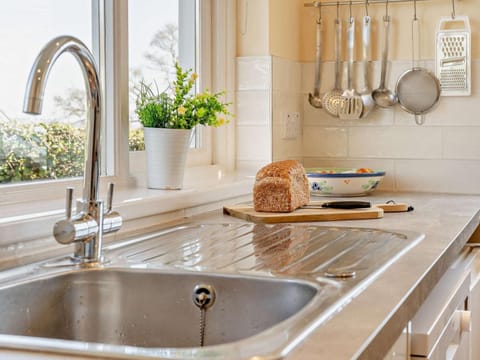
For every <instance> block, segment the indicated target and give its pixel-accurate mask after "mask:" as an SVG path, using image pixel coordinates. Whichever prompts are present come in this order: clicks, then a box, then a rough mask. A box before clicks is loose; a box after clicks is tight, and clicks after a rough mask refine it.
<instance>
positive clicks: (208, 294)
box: [192, 284, 215, 347]
mask: <svg viewBox="0 0 480 360" xmlns="http://www.w3.org/2000/svg"><path fill="white" fill-rule="evenodd" d="M192 300H193V303H194V304H195V306H196V307H198V308H199V309H200V346H201V347H202V346H204V344H205V328H206V325H207V323H206V316H207V309H209V308H210V307H211V306H212V305H213V304H214V303H215V289H214V288H213V286H211V285H205V284H199V285H197V286H195V288H194V289H193V293H192Z"/></svg>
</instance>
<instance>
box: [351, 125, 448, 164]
mask: <svg viewBox="0 0 480 360" xmlns="http://www.w3.org/2000/svg"><path fill="white" fill-rule="evenodd" d="M348 155H349V156H352V157H365V158H372V157H373V158H391V159H405V158H406V159H440V158H441V157H442V129H441V128H438V127H427V126H416V127H413V126H403V127H399V126H396V127H393V126H391V127H388V126H382V127H351V128H349V154H348Z"/></svg>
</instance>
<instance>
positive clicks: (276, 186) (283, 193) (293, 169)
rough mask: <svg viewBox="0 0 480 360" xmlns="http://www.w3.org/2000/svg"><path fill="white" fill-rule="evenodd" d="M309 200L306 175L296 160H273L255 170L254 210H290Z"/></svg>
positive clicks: (305, 203)
mask: <svg viewBox="0 0 480 360" xmlns="http://www.w3.org/2000/svg"><path fill="white" fill-rule="evenodd" d="M309 200H310V193H309V186H308V180H307V175H306V173H305V169H304V168H303V166H302V164H300V163H299V162H298V161H296V160H284V161H277V162H273V163H271V164H268V165H266V166H264V167H263V168H261V169H260V170H259V171H258V172H257V176H256V177H255V185H254V186H253V206H254V209H255V211H264V212H292V211H293V210H295V209H297V208H299V207H301V206H304V205H307V204H308V202H309Z"/></svg>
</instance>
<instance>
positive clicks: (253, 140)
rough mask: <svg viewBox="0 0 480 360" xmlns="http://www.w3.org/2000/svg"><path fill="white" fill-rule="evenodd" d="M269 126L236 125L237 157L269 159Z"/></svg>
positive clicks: (243, 158) (270, 145) (270, 147)
mask: <svg viewBox="0 0 480 360" xmlns="http://www.w3.org/2000/svg"><path fill="white" fill-rule="evenodd" d="M271 134H272V131H271V127H270V126H239V127H237V159H238V160H254V161H263V160H270V159H271V153H272V141H271V138H272V135H271Z"/></svg>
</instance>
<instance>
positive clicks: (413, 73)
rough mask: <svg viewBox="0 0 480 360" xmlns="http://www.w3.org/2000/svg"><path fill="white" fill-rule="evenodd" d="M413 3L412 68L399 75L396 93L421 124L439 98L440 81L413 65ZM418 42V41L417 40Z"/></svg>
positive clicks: (416, 22) (402, 103)
mask: <svg viewBox="0 0 480 360" xmlns="http://www.w3.org/2000/svg"><path fill="white" fill-rule="evenodd" d="M413 4H414V16H413V21H412V69H410V70H407V71H405V72H404V73H403V74H402V75H400V77H399V79H398V81H397V85H396V93H397V97H398V102H399V104H400V106H401V108H402V109H403V110H405V111H407V112H409V113H411V114H413V115H415V122H416V123H417V124H418V125H422V124H423V123H424V122H425V114H426V113H428V112H430V111H431V110H432V109H433V108H434V107H435V105H436V104H437V103H438V100H439V99H440V93H441V87H440V81H438V79H437V77H436V76H435V75H434V74H433V73H432V72H430V71H429V70H427V69H425V68H423V67H418V66H415V34H416V33H418V31H415V29H416V28H417V27H418V18H417V7H416V0H414V2H413ZM417 43H418V41H417Z"/></svg>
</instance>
